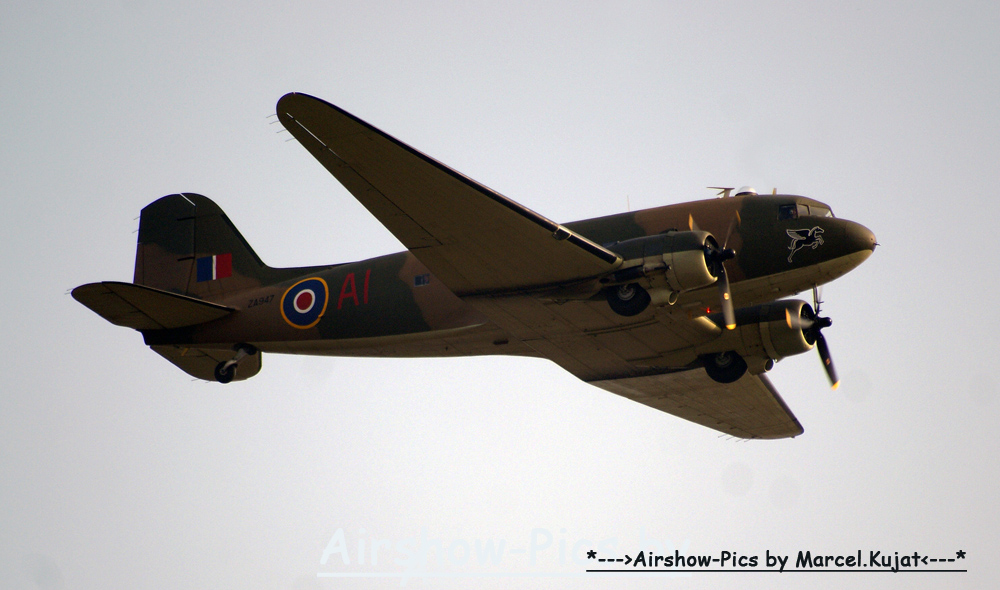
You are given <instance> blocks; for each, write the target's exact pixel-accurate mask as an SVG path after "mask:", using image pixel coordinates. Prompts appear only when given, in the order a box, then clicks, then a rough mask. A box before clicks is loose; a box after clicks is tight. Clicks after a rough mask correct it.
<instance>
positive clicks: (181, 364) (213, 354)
mask: <svg viewBox="0 0 1000 590" xmlns="http://www.w3.org/2000/svg"><path fill="white" fill-rule="evenodd" d="M150 348H152V349H153V352H155V353H157V354H159V355H160V356H162V357H163V358H165V359H167V360H168V361H170V362H172V363H173V364H174V365H176V366H177V368H178V369H180V370H182V371H184V372H185V373H187V374H188V375H191V376H192V377H197V378H198V379H204V380H205V381H215V380H216V379H215V367H216V365H218V364H219V363H222V362H225V361H228V360H230V359H232V358H233V351H232V350H216V349H204V348H186V347H183V346H173V345H159V344H157V345H153V346H150ZM261 356H262V355H261V353H260V351H259V350H258V351H256V352H254V353H253V354H251V355H247V356H245V357H243V360H241V361H240V363H239V365H238V366H237V368H236V376H235V377H233V381H243V380H244V379H249V378H251V377H253V376H254V375H256V374H257V373H259V372H260V366H261Z"/></svg>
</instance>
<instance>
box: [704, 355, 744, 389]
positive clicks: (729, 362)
mask: <svg viewBox="0 0 1000 590" xmlns="http://www.w3.org/2000/svg"><path fill="white" fill-rule="evenodd" d="M701 360H702V363H703V364H704V365H705V372H706V373H708V376H709V377H711V378H712V379H713V380H714V381H717V382H719V383H732V382H733V381H737V380H738V379H739V378H740V377H742V376H743V375H744V373H746V372H747V362H746V361H745V360H743V357H741V356H740V355H739V353H737V352H736V351H733V350H727V351H726V352H720V353H717V354H706V355H705V356H703V357H701Z"/></svg>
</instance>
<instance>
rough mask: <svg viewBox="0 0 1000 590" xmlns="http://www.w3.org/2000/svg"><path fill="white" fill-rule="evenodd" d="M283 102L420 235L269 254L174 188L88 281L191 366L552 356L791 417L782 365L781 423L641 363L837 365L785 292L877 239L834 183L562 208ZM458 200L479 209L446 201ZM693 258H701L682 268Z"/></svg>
mask: <svg viewBox="0 0 1000 590" xmlns="http://www.w3.org/2000/svg"><path fill="white" fill-rule="evenodd" d="M279 117H280V118H281V119H282V122H283V123H284V124H285V125H286V127H288V128H289V131H291V132H292V133H293V135H295V136H296V138H297V139H299V141H300V142H302V144H303V145H304V146H305V147H306V148H307V149H309V150H310V152H311V153H312V154H313V155H314V156H315V157H316V158H317V159H318V160H320V162H321V163H323V164H324V166H326V167H327V168H328V169H330V171H331V172H332V173H334V175H335V176H336V177H337V178H338V179H339V180H341V182H343V183H344V184H345V186H346V187H347V188H348V189H349V190H350V191H351V192H352V193H353V194H354V195H355V196H356V197H358V199H359V200H360V201H361V202H362V203H363V204H364V205H365V206H366V207H368V208H369V210H370V211H372V212H373V214H375V215H376V217H378V218H379V219H380V221H383V223H385V224H386V225H387V227H389V228H390V229H391V230H392V231H393V232H394V233H396V235H397V237H399V238H400V239H401V241H403V242H404V244H405V245H408V247H409V248H410V250H409V251H406V252H400V253H396V254H389V255H386V256H379V257H376V258H371V259H368V260H363V261H358V262H350V263H341V264H332V265H329V266H311V267H297V268H273V267H270V266H268V265H266V264H265V263H264V262H263V261H262V260H261V259H260V257H259V256H257V254H256V253H255V252H254V250H253V249H252V248H251V247H250V245H249V244H248V243H247V242H246V240H245V239H244V238H243V236H242V235H240V233H239V231H238V230H237V229H236V228H235V226H234V225H233V224H232V222H231V221H230V220H229V218H228V217H227V216H226V214H225V213H224V212H223V211H222V209H221V208H219V207H218V206H217V205H216V204H215V203H214V202H212V201H211V200H210V199H208V198H206V197H204V196H201V195H197V194H192V193H185V194H175V195H169V196H166V197H163V198H161V199H159V200H157V201H155V202H153V203H151V204H150V205H148V206H147V207H145V208H144V209H143V210H142V213H141V217H140V226H139V236H138V246H137V253H136V263H135V272H134V277H133V282H132V283H116V282H105V283H93V284H90V285H83V286H81V287H78V288H77V289H75V290H74V291H73V295H74V297H75V298H76V299H77V300H79V301H80V302H81V303H83V304H84V305H86V306H88V307H90V308H91V309H92V310H94V311H95V312H97V313H98V314H100V315H102V316H103V317H105V318H106V319H108V320H109V321H111V322H112V323H115V324H117V325H122V326H128V327H131V328H134V329H136V330H138V331H140V332H141V333H142V336H143V339H144V341H145V343H146V344H147V345H149V346H151V347H152V348H153V350H154V351H156V352H158V353H159V354H161V355H163V356H164V357H166V358H167V359H168V360H170V361H171V362H173V363H174V364H176V365H177V366H178V367H180V368H181V369H183V370H185V371H187V372H188V373H189V374H191V375H194V376H196V377H199V378H202V379H207V380H219V381H223V382H228V381H229V380H231V379H233V378H234V377H235V379H237V380H239V379H246V378H248V377H250V376H252V375H253V374H255V373H256V372H257V371H259V369H260V363H261V352H274V353H288V354H312V355H336V356H385V357H422V356H471V355H486V354H502V355H521V356H539V357H544V358H549V359H551V360H553V361H555V362H556V363H558V364H560V365H561V366H563V367H564V368H566V369H567V370H569V371H570V372H572V373H573V374H574V375H577V376H578V377H580V378H581V379H584V380H586V381H590V382H593V383H595V384H596V385H598V386H600V387H603V388H605V389H608V390H610V391H614V392H616V393H620V394H622V395H627V396H629V397H632V398H633V399H637V400H638V401H641V402H642V403H647V404H649V405H653V406H654V407H659V408H660V409H664V410H665V411H668V412H671V413H675V414H677V415H680V416H682V417H685V418H687V419H691V420H694V421H697V422H699V423H703V424H705V425H707V426H710V427H712V428H717V429H719V430H723V431H724V432H729V433H732V434H735V435H737V436H748V437H749V436H764V437H778V436H794V435H795V434H797V433H799V432H801V426H799V425H798V422H797V421H795V419H794V417H793V416H791V414H790V412H788V410H787V407H785V406H784V404H783V402H781V400H780V397H778V396H777V392H775V391H773V388H771V387H770V385H769V384H767V385H766V387H761V388H760V390H761V391H764V393H765V397H766V399H767V400H769V401H768V403H770V404H772V405H773V408H772V410H773V411H772V413H771V414H770V416H771V418H775V417H776V418H775V419H780V420H781V425H780V426H777V424H778V422H775V423H774V425H772V426H773V428H772V426H766V425H764V426H761V423H760V420H761V419H763V418H760V417H758V421H757V422H755V423H753V424H751V425H749V426H748V425H742V424H741V423H740V421H739V419H738V417H733V416H728V417H725V419H724V420H722V419H721V418H720V421H716V422H712V421H710V420H708V419H707V418H704V417H702V415H703V413H704V412H694V413H692V412H691V411H689V410H685V409H684V408H685V407H688V406H690V402H685V404H687V405H685V404H681V406H683V407H681V406H678V407H673V406H670V405H669V404H670V403H674V402H669V403H668V402H667V401H663V402H662V403H660V402H656V403H654V402H653V401H650V400H649V399H642V396H644V395H646V394H645V393H635V391H638V390H637V389H636V388H639V390H641V389H642V388H643V387H651V386H653V385H652V384H653V383H654V382H653V381H648V382H646V381H640V380H642V379H646V380H650V379H653V378H654V377H655V379H656V380H659V381H657V382H656V383H658V384H657V385H655V386H656V387H659V386H660V385H659V383H660V382H662V379H663V377H657V376H662V375H668V374H673V373H677V372H683V371H688V370H690V369H693V368H698V367H701V366H705V367H706V371H708V374H709V376H711V377H712V379H714V380H716V381H719V382H724V383H728V382H729V381H727V379H728V380H730V381H735V380H736V379H740V378H742V376H743V372H745V371H746V370H747V368H749V372H750V373H751V374H753V375H755V376H756V375H759V374H761V373H763V372H764V371H766V370H768V369H769V368H770V367H771V366H772V365H773V361H775V360H779V359H780V358H781V357H782V356H787V355H789V354H798V353H800V352H804V351H805V350H808V349H810V348H812V346H813V344H814V343H815V344H817V345H819V346H820V348H821V356H823V358H824V362H825V363H826V364H827V365H829V368H828V373H829V375H830V378H831V381H835V375H834V373H833V369H832V365H831V363H830V362H829V355H828V353H824V352H823V350H824V349H825V348H826V344H825V341H824V340H823V339H822V336H821V335H820V334H819V330H820V329H821V328H822V327H825V326H827V325H829V320H826V319H824V318H818V317H816V315H815V314H814V312H813V310H812V309H811V308H810V307H809V306H808V305H807V304H805V303H804V302H801V301H795V300H782V301H779V300H780V299H781V298H783V297H787V296H790V295H794V294H796V293H800V292H802V291H806V290H809V289H811V288H814V287H815V286H817V285H821V284H823V283H826V282H828V281H830V280H833V279H835V278H837V277H839V276H841V275H843V274H845V273H847V272H848V271H850V270H851V269H853V268H855V267H856V266H858V265H859V264H861V263H862V262H863V261H864V260H865V259H867V258H868V256H870V255H871V253H872V252H873V251H874V249H875V246H876V243H875V237H874V235H873V234H872V232H871V231H869V230H868V229H867V228H865V227H864V226H862V225H860V224H858V223H855V222H852V221H848V220H844V219H840V218H837V217H834V216H833V214H832V212H831V209H830V207H829V206H828V205H826V204H824V203H821V202H819V201H816V200H813V199H809V198H806V197H801V196H796V195H778V194H771V195H757V194H755V193H753V192H752V191H742V194H738V195H736V196H733V197H730V196H729V190H728V189H727V190H726V191H725V196H724V197H721V198H713V199H705V200H700V201H694V202H689V203H681V204H674V205H666V206H662V207H656V208H652V209H646V210H642V211H635V212H629V213H620V214H616V215H610V216H606V217H600V218H595V219H587V220H583V221H576V222H571V223H566V224H562V225H560V224H555V223H554V222H551V221H549V220H547V219H545V218H544V217H541V216H540V215H538V214H536V213H534V212H531V211H529V210H527V209H525V208H523V207H521V206H520V205H518V204H516V203H514V202H513V201H510V200H508V199H506V198H505V197H502V196H500V195H497V194H496V193H494V192H492V191H490V190H489V189H487V188H485V187H482V186H481V185H478V184H476V183H474V182H473V181H471V180H469V179H467V178H465V177H462V176H461V175H459V174H458V173H456V172H454V171H452V170H450V169H448V168H447V167H444V166H443V165H441V164H439V163H437V162H435V161H433V160H431V159H430V158H428V157H426V156H424V155H423V154H420V153H419V152H416V151H415V150H413V149H412V148H409V146H406V145H405V144H402V143H401V142H398V140H395V139H393V138H391V137H389V136H387V135H385V134H384V133H382V132H381V131H379V130H377V129H375V128H374V127H371V126H370V125H368V124H367V123H364V122H363V121H360V120H359V119H356V118H354V117H353V116H352V115H349V114H347V113H345V112H343V111H340V110H339V109H337V108H336V107H333V106H332V105H328V104H326V103H322V101H318V99H313V98H312V97H305V95H288V96H286V97H284V98H283V99H282V101H280V102H279ZM362 136H364V137H367V138H368V139H367V140H364V139H358V137H362ZM338 142H339V143H338ZM400 170H401V171H402V172H400ZM404 173H405V175H404ZM401 175H402V176H401ZM406 175H412V176H413V177H414V178H415V179H416V180H414V181H413V184H406V183H407V182H408V181H407V180H406V178H407V176H406ZM421 199H422V200H421ZM437 201H440V202H437ZM469 203H473V204H471V205H470V204H469ZM435 207H436V209H435ZM462 207H470V209H469V210H468V211H469V212H473V213H475V215H471V214H470V213H466V212H463V211H461V210H458V211H454V212H453V211H450V210H449V208H451V209H461V208H462ZM435 211H437V213H435ZM449 215H452V216H454V219H452V218H451V217H449ZM463 215H464V217H463ZM455 219H464V220H467V222H468V224H469V226H470V227H473V228H479V229H475V230H474V231H471V232H470V231H468V227H466V228H463V227H462V225H464V223H465V222H464V221H463V222H458V221H455ZM456 224H458V225H456ZM539 228H541V229H540V230H539ZM538 231H543V232H547V233H544V234H538V233H537V232H538ZM462 232H465V233H462ZM506 233H509V235H508V236H507V237H505V234H506ZM549 234H551V235H549ZM545 236H548V237H547V238H546V237H545ZM553 238H554V239H553ZM567 238H568V239H567ZM522 239H523V240H525V242H524V245H523V246H522V245H521V244H520V240H522ZM546 240H547V241H546ZM567 243H571V244H570V245H569V246H565V245H564V244H567ZM508 247H509V248H510V251H509V252H508V251H507V250H508ZM519 248H521V249H520V250H519ZM729 250H732V252H729V253H728V254H726V252H728V251H729ZM550 255H551V260H550V259H549V256H550ZM713 257H715V258H713ZM713 261H715V264H717V267H713ZM560 265H566V266H564V267H562V268H560ZM692 265H693V266H697V267H698V268H700V271H698V269H689V270H690V271H691V273H693V274H691V273H689V274H688V275H685V276H684V277H682V276H681V274H680V273H682V271H683V269H682V268H681V267H684V266H692ZM429 266H432V267H433V268H434V269H437V270H438V271H439V272H438V273H435V272H433V271H432V269H431V268H429ZM520 267H524V268H523V269H521V268H520ZM550 267H551V269H552V273H551V277H552V278H551V279H549V278H546V277H547V276H548V275H547V274H546V269H548V268H550ZM569 267H572V268H577V269H580V270H568V269H569ZM718 267H721V268H718ZM713 268H714V270H713ZM720 270H721V271H722V274H724V275H725V277H728V279H727V280H728V284H729V286H730V292H729V293H726V294H725V295H724V296H723V299H725V297H731V300H732V301H733V307H734V308H735V310H736V313H735V322H734V324H735V326H734V329H730V330H727V329H725V326H724V325H723V324H724V323H728V322H723V321H722V319H721V316H720V315H719V314H720V311H721V310H722V307H721V306H720V293H723V292H724V291H725V289H722V288H720V284H721V283H720V282H721V281H722V280H723V278H725V277H723V276H722V274H720ZM696 271H697V272H696ZM442 273H443V277H442ZM672 273H678V274H677V275H676V276H674V274H672ZM699 273H700V274H699ZM685 277H694V278H693V279H691V278H685ZM682 279H683V280H682ZM685 281H687V283H685ZM477 285H478V287H477ZM632 287H634V288H635V289H637V291H631V292H641V293H643V294H646V299H645V301H646V303H645V304H642V305H639V306H638V307H633V308H629V309H628V310H627V312H625V313H623V311H622V308H621V307H620V306H615V305H614V300H615V298H616V297H617V296H620V295H619V294H618V293H619V292H618V291H616V290H617V289H624V288H630V289H631V288H632ZM456 293H457V294H456ZM726 354H735V355H737V356H739V357H740V358H741V360H742V359H745V361H746V362H745V364H744V365H743V366H742V367H743V368H741V369H740V370H739V371H737V372H738V374H735V376H733V375H726V374H721V373H719V371H720V370H721V369H719V368H718V367H715V368H714V369H713V367H714V365H713V363H715V362H716V361H715V360H713V359H715V358H716V356H718V357H719V358H720V359H721V358H722V357H723V356H724V355H726ZM720 362H721V361H720ZM236 367H239V371H238V372H236V373H235V375H234V374H233V371H235V369H236ZM713 370H714V371H715V373H714V374H713ZM220 371H221V372H220ZM679 378H682V379H688V378H687V377H679ZM688 381H690V379H688ZM740 382H741V383H742V381H740ZM685 383H687V385H685V386H686V387H694V386H695V385H691V383H693V382H690V383H689V382H685ZM755 383H758V384H759V383H760V381H756V382H755ZM764 383H766V380H765V381H764ZM696 385H697V384H696ZM702 386H703V385H698V387H702ZM630 388H631V389H630ZM642 391H645V390H642ZM629 392H632V393H629ZM758 393H760V392H759V391H758V392H757V393H754V394H753V395H757V394H758ZM747 395H750V394H747ZM664 399H665V398H664ZM775 400H776V401H775ZM658 404H659V405H658ZM713 412H715V415H716V417H719V413H718V411H716V410H713ZM769 419H770V418H769ZM723 423H725V424H726V426H720V424H723Z"/></svg>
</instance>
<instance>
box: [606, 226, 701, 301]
mask: <svg viewBox="0 0 1000 590" xmlns="http://www.w3.org/2000/svg"><path fill="white" fill-rule="evenodd" d="M715 247H716V244H715V239H714V238H713V237H712V234H710V233H708V232H705V231H679V232H678V231H672V232H667V233H665V234H657V235H654V236H645V237H642V238H635V239H632V240H625V241H623V242H617V243H615V244H612V245H610V246H608V249H609V250H611V251H612V252H615V253H616V254H618V255H619V256H621V257H622V258H623V259H624V260H625V262H624V263H623V264H622V267H621V268H619V269H618V270H617V271H616V272H615V273H614V274H613V275H611V276H610V277H608V278H607V279H606V282H607V283H611V284H626V283H631V282H639V283H640V284H642V286H643V287H645V288H646V289H647V290H648V291H650V293H651V294H655V293H656V292H666V293H669V294H670V295H668V296H667V298H666V299H667V301H668V302H670V303H673V300H675V299H676V297H677V294H678V293H682V292H684V291H690V290H692V289H699V288H701V287H705V286H707V285H711V284H712V283H714V282H715V276H714V275H713V274H712V272H711V270H709V265H708V261H707V260H706V258H705V252H706V249H711V248H715Z"/></svg>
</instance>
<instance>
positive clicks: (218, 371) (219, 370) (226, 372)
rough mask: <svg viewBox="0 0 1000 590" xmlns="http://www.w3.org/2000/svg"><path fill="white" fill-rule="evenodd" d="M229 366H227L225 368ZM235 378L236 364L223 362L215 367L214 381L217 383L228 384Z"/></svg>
mask: <svg viewBox="0 0 1000 590" xmlns="http://www.w3.org/2000/svg"><path fill="white" fill-rule="evenodd" d="M226 365H229V366H226ZM235 376H236V363H231V362H229V361H223V362H221V363H219V364H217V365H215V380H216V381H218V382H219V383H229V382H230V381H232V380H233V377H235Z"/></svg>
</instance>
